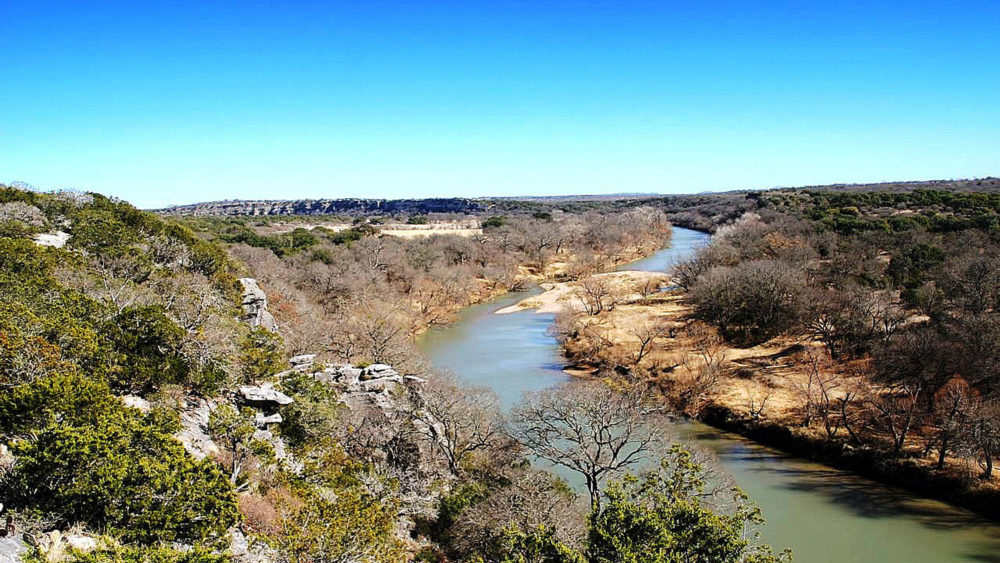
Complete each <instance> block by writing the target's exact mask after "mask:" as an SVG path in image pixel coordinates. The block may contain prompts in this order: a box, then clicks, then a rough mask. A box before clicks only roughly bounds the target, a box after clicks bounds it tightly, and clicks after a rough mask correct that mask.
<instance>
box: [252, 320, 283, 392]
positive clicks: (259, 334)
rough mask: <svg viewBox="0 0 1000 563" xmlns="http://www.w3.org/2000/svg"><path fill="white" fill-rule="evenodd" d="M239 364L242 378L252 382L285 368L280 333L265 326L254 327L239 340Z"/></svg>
mask: <svg viewBox="0 0 1000 563" xmlns="http://www.w3.org/2000/svg"><path fill="white" fill-rule="evenodd" d="M240 366H241V371H242V376H243V380H244V381H246V382H253V381H257V380H259V379H263V378H265V377H268V376H270V375H274V374H276V373H278V372H280V371H281V370H283V369H285V368H286V367H287V366H288V364H287V362H286V361H285V342H284V340H282V338H281V335H279V334H277V333H275V332H271V331H269V330H267V329H265V328H261V327H258V328H255V329H253V330H251V331H250V332H248V333H247V334H246V335H245V336H244V337H243V340H242V341H241V342H240Z"/></svg>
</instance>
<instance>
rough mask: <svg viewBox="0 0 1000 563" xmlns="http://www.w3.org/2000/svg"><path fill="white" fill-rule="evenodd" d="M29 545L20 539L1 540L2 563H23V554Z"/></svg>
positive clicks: (0, 560)
mask: <svg viewBox="0 0 1000 563" xmlns="http://www.w3.org/2000/svg"><path fill="white" fill-rule="evenodd" d="M26 551H28V545H27V544H26V543H24V541H22V540H21V538H20V537H6V538H0V563H21V554H23V553H24V552H26Z"/></svg>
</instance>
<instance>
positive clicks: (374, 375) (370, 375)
mask: <svg viewBox="0 0 1000 563" xmlns="http://www.w3.org/2000/svg"><path fill="white" fill-rule="evenodd" d="M397 376H399V374H398V373H396V370H394V369H392V366H390V365H387V364H372V365H370V366H368V367H366V368H363V369H362V370H361V376H360V378H359V379H361V381H368V380H370V379H382V378H385V377H397Z"/></svg>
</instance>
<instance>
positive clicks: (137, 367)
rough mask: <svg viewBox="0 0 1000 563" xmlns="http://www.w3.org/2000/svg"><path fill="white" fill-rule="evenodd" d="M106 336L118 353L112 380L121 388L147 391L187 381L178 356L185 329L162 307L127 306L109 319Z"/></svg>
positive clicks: (182, 364) (187, 369)
mask: <svg viewBox="0 0 1000 563" xmlns="http://www.w3.org/2000/svg"><path fill="white" fill-rule="evenodd" d="M107 334H108V335H109V337H110V340H111V344H112V348H113V349H114V351H115V352H116V353H117V354H119V358H118V359H117V361H116V363H117V369H115V370H114V375H113V377H114V380H115V383H116V384H117V385H120V386H121V387H122V388H124V389H129V390H133V391H139V390H143V389H146V390H148V389H149V388H151V387H153V386H158V385H162V384H165V383H181V382H184V381H186V380H187V375H188V372H189V371H190V367H189V366H188V364H187V362H186V361H185V359H184V358H183V356H181V354H180V349H181V342H182V340H183V338H184V330H183V329H181V328H180V327H179V326H177V324H176V323H174V322H173V321H172V320H170V318H169V317H167V315H166V314H165V312H164V311H163V308H162V307H159V306H145V307H128V308H126V309H124V310H123V311H122V312H121V313H119V314H117V315H115V317H114V318H112V319H111V322H110V323H109V325H108V328H107Z"/></svg>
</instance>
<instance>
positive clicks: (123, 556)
mask: <svg viewBox="0 0 1000 563" xmlns="http://www.w3.org/2000/svg"><path fill="white" fill-rule="evenodd" d="M63 561H64V562H66V563H225V562H226V561H230V558H229V557H227V556H226V555H224V554H222V553H219V552H218V551H216V550H211V549H208V548H205V547H199V546H196V547H194V548H193V549H183V550H182V549H177V548H174V547H171V546H168V545H153V546H120V545H115V546H109V547H101V548H98V549H95V550H94V551H91V552H90V553H80V552H71V553H70V554H68V556H67V559H64V560H63ZM25 563H48V562H47V559H46V558H45V557H44V556H43V555H42V554H40V553H34V554H32V555H30V556H29V557H27V558H26V559H25Z"/></svg>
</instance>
